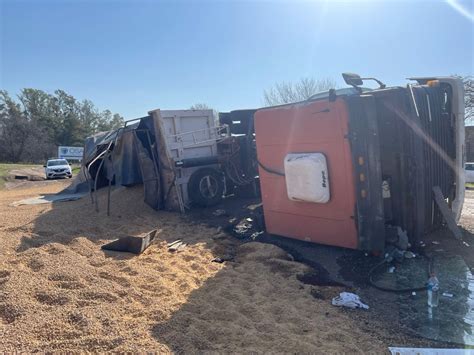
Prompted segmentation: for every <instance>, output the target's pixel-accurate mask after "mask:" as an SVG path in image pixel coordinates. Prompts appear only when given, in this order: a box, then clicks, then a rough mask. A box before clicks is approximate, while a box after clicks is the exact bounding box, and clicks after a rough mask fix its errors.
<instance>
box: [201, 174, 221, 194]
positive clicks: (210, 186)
mask: <svg viewBox="0 0 474 355" xmlns="http://www.w3.org/2000/svg"><path fill="white" fill-rule="evenodd" d="M218 191H219V182H218V181H217V180H216V178H215V177H214V176H210V175H207V176H204V177H203V178H202V179H201V181H199V192H200V193H201V195H202V196H204V197H205V198H207V199H211V198H214V197H215V196H216V195H217V192H218Z"/></svg>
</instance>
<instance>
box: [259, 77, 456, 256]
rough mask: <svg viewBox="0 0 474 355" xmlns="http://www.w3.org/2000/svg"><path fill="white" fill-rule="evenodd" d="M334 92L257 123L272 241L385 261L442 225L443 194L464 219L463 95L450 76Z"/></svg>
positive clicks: (274, 110) (356, 82) (356, 84)
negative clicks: (385, 255) (390, 251)
mask: <svg viewBox="0 0 474 355" xmlns="http://www.w3.org/2000/svg"><path fill="white" fill-rule="evenodd" d="M345 80H346V82H347V83H348V84H350V85H352V86H353V88H349V89H342V90H330V91H329V92H328V93H322V94H319V95H315V96H313V97H311V98H310V99H308V100H306V101H303V102H298V103H293V104H287V105H281V106H275V107H268V108H263V109H260V110H257V111H256V112H255V115H254V124H255V141H256V147H257V159H258V165H259V176H260V186H261V193H262V202H263V210H264V217H265V225H266V229H267V232H268V233H271V234H275V235H280V236H284V237H289V238H295V239H300V240H305V241H309V242H314V243H321V244H327V245H334V246H340V247H345V248H351V249H360V250H366V251H371V252H374V253H380V252H383V251H384V250H385V248H386V246H387V245H388V244H390V243H395V242H396V241H397V240H399V239H400V238H401V237H402V235H405V236H406V237H407V239H408V240H409V242H410V243H411V244H412V245H414V243H417V241H419V240H420V239H421V237H422V236H423V234H425V233H428V232H430V231H431V230H433V229H436V228H439V227H440V226H441V225H442V223H443V217H442V215H441V213H440V211H439V209H438V207H437V206H436V204H435V203H434V199H433V188H434V187H436V186H438V187H439V188H440V189H441V191H442V193H443V197H444V199H445V200H446V201H447V203H448V205H449V207H450V208H451V210H452V211H453V213H454V216H455V218H459V216H460V213H461V209H462V203H463V199H464V174H463V173H462V172H463V164H464V155H463V154H464V101H463V100H464V99H463V98H464V91H463V86H462V82H461V81H460V80H459V79H457V78H451V77H432V78H415V79H411V80H415V81H416V83H413V84H409V85H408V86H407V87H390V88H386V87H385V85H383V84H382V83H380V82H379V81H377V82H378V83H379V84H381V85H380V88H378V89H375V90H368V89H362V88H361V87H360V84H362V80H363V79H360V77H358V76H357V75H354V74H347V75H345Z"/></svg>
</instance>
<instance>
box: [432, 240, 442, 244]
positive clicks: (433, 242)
mask: <svg viewBox="0 0 474 355" xmlns="http://www.w3.org/2000/svg"><path fill="white" fill-rule="evenodd" d="M431 244H434V245H440V244H441V243H440V242H437V241H436V240H433V241H432V242H431Z"/></svg>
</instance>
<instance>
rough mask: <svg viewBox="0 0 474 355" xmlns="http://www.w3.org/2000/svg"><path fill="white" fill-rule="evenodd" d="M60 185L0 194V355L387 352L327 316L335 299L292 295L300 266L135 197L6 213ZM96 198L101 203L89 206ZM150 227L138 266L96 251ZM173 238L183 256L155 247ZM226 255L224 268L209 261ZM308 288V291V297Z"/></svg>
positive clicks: (347, 315) (322, 294) (298, 288)
mask: <svg viewBox="0 0 474 355" xmlns="http://www.w3.org/2000/svg"><path fill="white" fill-rule="evenodd" d="M62 187H63V186H62V185H61V184H54V185H52V184H48V185H44V186H40V187H33V188H30V189H23V190H10V191H0V216H1V217H0V218H1V223H0V225H1V227H0V350H9V351H12V350H16V351H37V350H39V351H47V350H65V351H81V350H82V351H111V350H113V351H137V350H141V351H163V352H196V351H206V350H208V351H209V350H217V351H225V352H248V351H256V352H265V351H266V352H354V351H359V352H366V351H374V352H375V351H377V352H380V351H382V349H385V346H386V345H387V344H384V342H383V341H382V340H379V339H378V338H376V337H373V336H371V335H370V334H368V333H367V332H366V331H364V330H362V329H360V328H359V324H358V320H357V314H355V313H353V312H352V313H351V312H346V311H343V310H340V309H336V308H333V307H332V306H330V305H329V303H330V298H331V297H332V296H334V295H336V294H337V293H338V292H339V291H341V290H340V289H338V288H328V287H321V288H319V289H317V290H316V291H317V294H318V298H317V299H316V298H315V297H313V295H312V293H314V291H315V287H313V286H308V285H303V284H302V283H301V282H300V281H298V280H297V278H296V275H297V274H301V273H303V272H306V271H307V267H306V266H304V265H302V264H300V263H297V262H294V261H292V258H291V257H290V256H288V255H287V253H286V252H284V251H283V250H281V249H279V248H277V247H275V246H272V245H266V244H261V243H248V244H244V245H240V244H238V242H237V241H236V240H234V239H233V238H231V237H227V236H225V235H223V234H220V233H218V232H217V231H216V229H214V228H209V227H206V226H203V225H200V224H196V223H194V222H193V221H190V220H189V219H187V218H185V217H181V216H179V215H178V214H174V213H167V212H156V211H153V210H152V209H150V208H148V207H147V206H146V205H145V204H144V203H143V202H142V192H141V188H140V187H138V188H128V189H126V188H122V189H118V190H117V191H115V192H114V194H113V195H112V202H113V207H112V216H111V217H106V216H105V211H101V212H100V213H98V214H97V213H96V212H95V211H94V210H93V207H92V206H91V205H90V200H89V199H88V198H84V199H82V200H79V201H72V202H67V203H58V204H56V205H38V206H20V207H16V208H14V207H9V206H8V205H9V204H10V203H11V202H13V201H15V200H19V199H23V198H27V197H33V196H35V195H37V194H39V193H48V192H50V193H51V192H55V191H58V190H60V189H61V188H62ZM104 201H105V195H104V194H103V193H101V205H104ZM153 228H157V229H158V230H160V233H159V234H158V236H157V240H156V241H155V242H154V244H153V245H152V246H151V247H150V248H148V249H147V250H146V251H145V252H144V253H143V254H142V255H140V256H138V257H137V256H132V255H130V254H120V253H113V252H107V253H104V252H103V251H101V250H100V245H102V244H104V243H105V242H107V241H109V240H110V239H115V238H117V237H121V236H124V235H128V234H131V235H137V234H140V233H142V232H146V231H149V230H150V229H153ZM176 239H182V240H183V241H184V242H186V243H187V244H188V246H187V247H186V248H185V250H184V251H182V252H179V253H170V252H169V251H168V250H167V248H166V244H167V242H170V241H173V240H176ZM224 254H233V255H235V260H234V261H233V262H225V263H223V264H218V263H213V262H211V260H212V259H213V258H214V257H216V256H222V255H224ZM316 288H317V287H316Z"/></svg>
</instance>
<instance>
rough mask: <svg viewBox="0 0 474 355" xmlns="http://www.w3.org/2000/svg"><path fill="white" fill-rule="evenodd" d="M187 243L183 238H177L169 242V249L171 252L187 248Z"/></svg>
mask: <svg viewBox="0 0 474 355" xmlns="http://www.w3.org/2000/svg"><path fill="white" fill-rule="evenodd" d="M186 245H187V244H186V243H183V242H182V241H181V239H178V240H175V241H174V242H171V243H169V244H168V251H170V252H179V251H182V250H183V249H184V248H186Z"/></svg>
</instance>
